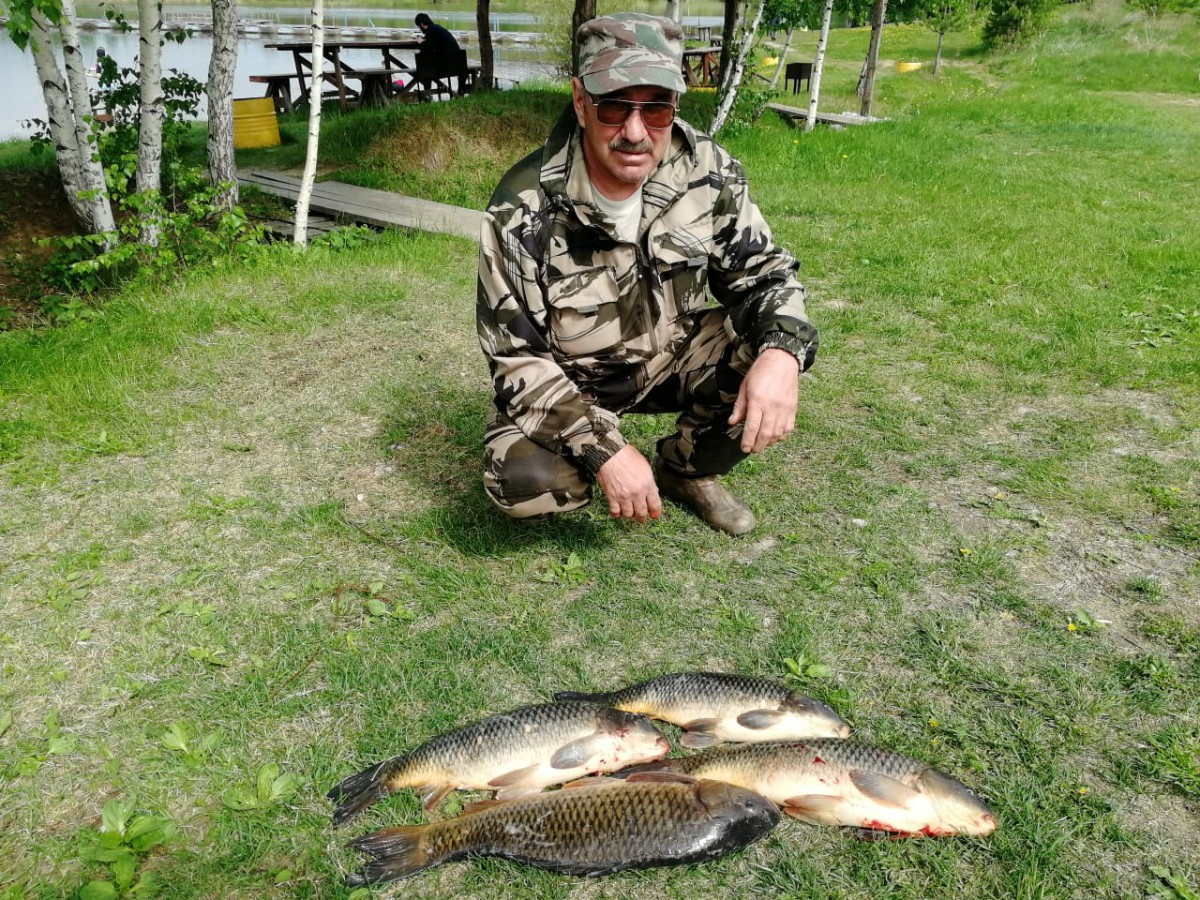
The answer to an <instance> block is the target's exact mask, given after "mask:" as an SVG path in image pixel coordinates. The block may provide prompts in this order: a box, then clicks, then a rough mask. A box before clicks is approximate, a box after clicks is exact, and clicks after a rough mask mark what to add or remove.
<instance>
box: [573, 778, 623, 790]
mask: <svg viewBox="0 0 1200 900" xmlns="http://www.w3.org/2000/svg"><path fill="white" fill-rule="evenodd" d="M621 780H622V779H620V778H613V777H611V776H609V775H585V776H583V777H582V778H576V779H575V780H574V781H568V782H567V783H566V784H564V785H563V786H562V789H563V790H564V791H565V790H568V789H569V788H581V787H595V786H596V785H598V784H617V783H619V782H620V781H621Z"/></svg>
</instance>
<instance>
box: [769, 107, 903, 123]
mask: <svg viewBox="0 0 1200 900" xmlns="http://www.w3.org/2000/svg"><path fill="white" fill-rule="evenodd" d="M766 109H769V110H771V112H775V113H779V115H781V116H783V118H784V119H786V120H787V123H788V124H789V125H795V124H796V123H797V122H804V121H807V119H808V110H807V109H800V107H798V106H785V105H784V104H782V103H768V104H767V105H766ZM816 118H817V122H818V123H819V124H823V125H832V126H834V127H835V128H841V127H845V126H846V125H866V124H868V123H869V122H888V121H891V120H890V119H877V118H876V117H875V116H860V115H858V114H856V113H827V112H820V111H818V112H817V117H816Z"/></svg>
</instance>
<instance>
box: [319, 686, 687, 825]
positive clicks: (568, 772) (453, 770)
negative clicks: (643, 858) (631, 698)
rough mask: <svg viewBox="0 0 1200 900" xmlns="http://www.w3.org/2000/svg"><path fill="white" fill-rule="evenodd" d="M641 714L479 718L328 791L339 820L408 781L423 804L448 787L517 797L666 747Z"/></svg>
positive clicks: (543, 708)
mask: <svg viewBox="0 0 1200 900" xmlns="http://www.w3.org/2000/svg"><path fill="white" fill-rule="evenodd" d="M669 749H670V748H669V745H668V744H667V741H666V738H664V737H663V736H662V735H661V734H660V733H659V732H658V731H657V730H655V728H654V726H653V725H651V724H650V722H649V720H647V719H646V718H645V717H644V716H639V715H636V714H633V713H629V712H624V711H621V710H616V709H612V708H611V707H608V706H604V705H602V704H598V703H591V702H573V703H542V704H535V705H533V706H524V707H521V708H519V709H514V710H511V711H510V712H507V713H499V714H497V715H494V716H489V717H487V718H485V719H481V720H480V721H478V722H475V723H473V724H471V725H467V726H464V727H463V728H459V729H456V730H454V731H450V732H447V733H445V734H441V735H438V736H436V737H433V738H430V739H429V740H428V741H426V742H425V743H423V744H421V745H419V746H418V747H416V748H414V749H413V750H411V751H409V752H407V753H402V754H400V755H398V756H394V757H392V758H391V759H387V760H384V761H383V762H381V763H377V764H376V765H374V766H371V767H369V768H367V769H364V770H363V771H361V772H359V773H358V774H356V775H351V776H350V777H349V778H347V779H345V780H343V781H342V782H340V783H339V784H338V785H336V786H335V787H334V788H333V789H332V790H330V791H329V794H328V797H329V799H330V800H334V801H335V802H337V803H338V806H337V808H336V809H335V810H334V816H333V820H334V824H337V825H340V824H342V823H343V822H345V821H347V820H348V819H350V818H351V817H352V816H354V815H356V814H357V813H359V812H361V811H362V810H363V809H366V808H367V807H368V806H370V805H371V804H372V803H374V802H375V801H376V800H378V799H380V798H382V797H384V796H386V795H387V794H388V793H391V792H394V791H397V790H400V789H402V788H405V787H412V788H416V789H418V790H420V791H421V792H422V793H423V800H424V803H425V805H426V807H430V808H431V807H432V806H434V805H436V804H437V803H438V802H439V801H440V799H441V798H442V797H444V796H445V795H446V794H447V793H448V792H449V791H451V790H453V789H455V788H473V789H477V790H496V791H498V792H499V793H498V796H501V795H502V796H510V797H514V796H520V795H521V794H523V793H529V792H531V791H536V790H540V789H541V788H544V787H548V786H550V785H555V784H562V783H563V782H566V781H571V780H574V779H576V778H580V777H582V776H584V775H588V774H592V773H597V772H612V771H615V770H616V769H619V768H621V767H623V766H627V765H633V764H636V763H639V762H645V761H647V760H652V759H659V758H661V757H663V756H665V755H666V754H667V751H668V750H669Z"/></svg>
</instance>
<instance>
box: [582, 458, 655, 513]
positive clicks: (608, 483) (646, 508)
mask: <svg viewBox="0 0 1200 900" xmlns="http://www.w3.org/2000/svg"><path fill="white" fill-rule="evenodd" d="M596 480H597V481H599V482H600V489H601V490H603V491H604V496H605V497H607V498H608V511H609V512H610V513H612V515H613V517H614V518H618V519H635V520H637V521H638V522H645V521H646V519H657V518H658V517H659V516H660V515H661V514H662V501H661V500H660V499H659V497H658V485H657V484H655V482H654V470H653V469H651V468H650V463H649V462H647V460H646V457H644V456H642V454H641V452H640V451H639V450H638V449H637V447H634V446H633V445H632V444H626V445H625V446H624V447H622V448H621V449H620V450H618V451H617V452H616V453H615V454H614V455H613V456H612V457H611V458H610V459H609V461H608V462H606V463H605V464H604V465H602V466H601V467H600V470H599V471H598V472H596Z"/></svg>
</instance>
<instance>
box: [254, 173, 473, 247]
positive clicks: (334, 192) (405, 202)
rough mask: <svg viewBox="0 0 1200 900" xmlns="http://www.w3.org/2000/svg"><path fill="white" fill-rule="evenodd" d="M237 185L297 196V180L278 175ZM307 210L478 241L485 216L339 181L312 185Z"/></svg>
mask: <svg viewBox="0 0 1200 900" xmlns="http://www.w3.org/2000/svg"><path fill="white" fill-rule="evenodd" d="M238 184H241V185H252V186H253V187H256V188H258V189H259V190H260V191H266V192H267V193H269V194H275V195H276V196H278V197H283V198H285V199H287V200H291V201H293V202H295V200H296V198H297V197H299V195H300V179H299V178H295V177H293V176H291V175H284V174H283V173H281V172H264V171H255V172H249V173H246V174H244V175H239V176H238ZM309 209H311V210H313V211H315V212H320V213H326V214H327V215H331V216H337V217H338V218H346V219H352V220H353V221H355V222H359V223H362V224H364V225H375V226H377V227H380V228H416V229H419V230H421V231H435V232H439V233H441V234H456V235H459V236H460V237H466V238H470V239H471V240H473V241H476V240H479V229H480V226H481V225H482V224H483V218H484V214H483V213H482V212H481V211H480V210H477V209H464V208H463V207H461V206H451V205H450V204H448V203H436V202H434V201H433V200H418V199H417V198H415V197H405V196H404V195H403V194H395V193H392V192H391V191H378V190H375V189H373V188H364V187H357V186H356V185H353V184H344V183H343V182H340V181H318V182H317V183H316V184H314V185H313V192H312V199H311V200H310V201H309Z"/></svg>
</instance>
